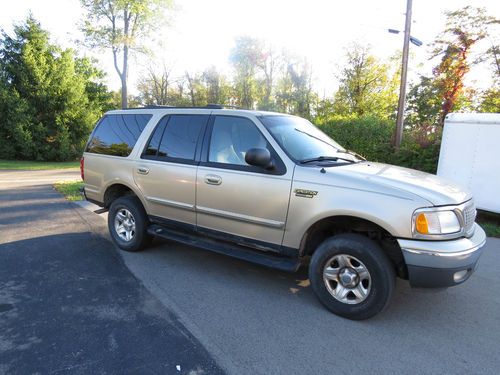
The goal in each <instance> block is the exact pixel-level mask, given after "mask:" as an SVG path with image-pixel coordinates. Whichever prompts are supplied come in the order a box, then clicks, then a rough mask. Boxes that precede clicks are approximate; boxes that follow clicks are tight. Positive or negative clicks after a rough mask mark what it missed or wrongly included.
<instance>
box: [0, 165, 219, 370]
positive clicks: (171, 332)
mask: <svg viewBox="0 0 500 375" xmlns="http://www.w3.org/2000/svg"><path fill="white" fill-rule="evenodd" d="M76 173H77V172H71V171H69V172H68V171H64V172H60V173H59V175H58V178H57V179H70V178H74V176H75V175H76ZM12 176H16V177H18V178H17V179H16V178H12ZM36 176H40V177H41V178H40V179H38V181H33V180H36ZM47 179H48V180H52V179H53V177H51V174H50V173H49V172H47V171H42V172H29V173H28V172H24V173H22V172H14V173H12V172H8V173H6V172H0V374H4V373H7V374H31V373H39V374H48V373H50V374H56V373H71V374H75V373H76V374H96V373H119V374H208V373H210V374H211V373H222V372H223V371H222V370H221V369H220V368H219V367H218V366H217V365H216V363H215V361H214V360H213V359H212V357H211V355H210V354H209V353H208V352H207V351H206V350H205V349H204V348H203V346H202V345H201V344H200V343H199V341H198V340H197V339H196V338H195V337H194V336H193V335H192V334H191V333H190V332H189V331H188V330H187V329H186V328H185V327H184V326H183V325H182V324H181V323H180V322H179V319H178V317H177V316H176V315H175V314H174V313H173V312H172V311H171V310H169V309H168V308H166V307H165V306H164V305H163V304H161V303H160V301H159V300H158V299H157V298H156V297H155V296H154V295H152V294H151V293H150V292H148V290H147V289H146V288H145V287H144V286H143V285H142V283H141V282H140V280H138V279H137V278H136V277H134V275H133V274H132V273H131V272H130V271H129V270H128V269H127V267H126V266H125V265H124V264H123V261H122V259H121V258H120V256H119V255H118V253H117V252H116V251H115V249H114V247H113V245H112V244H111V243H110V242H108V240H107V239H106V238H105V237H104V236H102V235H101V234H100V230H99V227H98V226H97V227H96V226H94V224H93V222H94V221H96V220H95V219H96V218H95V214H93V213H90V212H88V211H86V210H83V209H81V208H79V207H77V206H75V205H74V204H72V203H69V202H66V201H65V200H64V199H63V198H62V197H61V196H60V194H58V193H57V192H55V191H54V190H53V189H52V186H51V185H44V183H46V182H45V181H46V180H47ZM33 183H39V184H40V185H36V186H34V185H31V184H33Z"/></svg>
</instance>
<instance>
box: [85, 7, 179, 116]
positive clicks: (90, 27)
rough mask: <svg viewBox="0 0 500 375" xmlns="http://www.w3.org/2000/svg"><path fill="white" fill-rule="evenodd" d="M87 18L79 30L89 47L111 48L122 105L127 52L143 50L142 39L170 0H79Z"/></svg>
mask: <svg viewBox="0 0 500 375" xmlns="http://www.w3.org/2000/svg"><path fill="white" fill-rule="evenodd" d="M80 2H81V4H82V6H83V8H84V10H85V13H86V14H85V17H86V20H85V21H84V23H83V25H82V27H81V29H82V31H83V32H84V34H85V36H86V42H87V43H88V45H89V46H91V47H99V48H105V49H111V52H112V54H113V63H114V67H115V70H116V72H117V74H118V76H119V77H120V81H121V85H122V90H121V102H122V108H127V105H128V96H127V95H128V90H127V77H128V70H129V54H130V53H131V52H132V51H144V50H145V45H144V41H145V39H146V38H147V37H148V36H149V35H151V32H152V31H153V30H154V29H156V28H157V27H158V23H159V22H160V21H161V20H160V18H161V17H162V15H163V13H164V11H165V10H166V9H171V7H172V1H171V0H80Z"/></svg>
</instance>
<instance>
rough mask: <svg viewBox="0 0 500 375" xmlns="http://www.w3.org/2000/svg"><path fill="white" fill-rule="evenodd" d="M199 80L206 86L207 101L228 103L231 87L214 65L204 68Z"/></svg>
mask: <svg viewBox="0 0 500 375" xmlns="http://www.w3.org/2000/svg"><path fill="white" fill-rule="evenodd" d="M201 80H202V82H203V84H204V85H205V87H206V91H207V103H214V104H230V101H231V97H232V91H233V89H232V87H231V85H230V84H229V82H228V80H227V79H226V77H224V75H222V74H221V73H219V72H218V71H217V69H216V68H215V66H212V67H210V68H208V69H206V70H205V71H204V72H203V74H202V75H201Z"/></svg>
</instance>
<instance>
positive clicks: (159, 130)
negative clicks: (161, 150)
mask: <svg viewBox="0 0 500 375" xmlns="http://www.w3.org/2000/svg"><path fill="white" fill-rule="evenodd" d="M167 121H168V117H164V118H163V119H162V120H161V121H160V123H159V124H158V126H157V127H156V129H155V131H154V133H153V136H152V137H151V139H150V140H149V144H148V147H147V148H146V150H145V151H144V155H148V156H156V154H157V153H158V147H159V146H160V141H161V137H162V136H163V131H164V130H165V125H166V124H167Z"/></svg>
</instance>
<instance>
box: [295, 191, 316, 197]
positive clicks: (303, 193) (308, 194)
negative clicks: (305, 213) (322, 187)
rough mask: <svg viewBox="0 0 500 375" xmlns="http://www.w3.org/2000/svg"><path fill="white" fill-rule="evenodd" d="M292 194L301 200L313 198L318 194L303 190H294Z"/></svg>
mask: <svg viewBox="0 0 500 375" xmlns="http://www.w3.org/2000/svg"><path fill="white" fill-rule="evenodd" d="M293 192H294V193H295V196H296V197H302V198H314V196H315V195H316V194H318V192H317V191H314V190H305V189H295V190H294V191H293Z"/></svg>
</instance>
